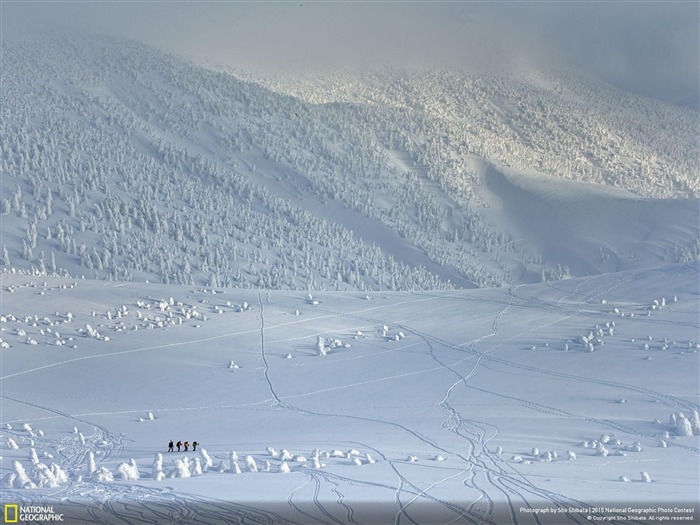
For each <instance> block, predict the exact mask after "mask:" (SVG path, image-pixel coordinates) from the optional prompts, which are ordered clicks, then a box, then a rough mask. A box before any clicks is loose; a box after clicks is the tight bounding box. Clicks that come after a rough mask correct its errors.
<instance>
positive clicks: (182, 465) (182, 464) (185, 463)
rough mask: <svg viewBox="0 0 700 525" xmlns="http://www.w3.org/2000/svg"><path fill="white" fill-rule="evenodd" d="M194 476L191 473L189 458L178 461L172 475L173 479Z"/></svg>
mask: <svg viewBox="0 0 700 525" xmlns="http://www.w3.org/2000/svg"><path fill="white" fill-rule="evenodd" d="M191 475H192V473H191V472H190V465H189V460H187V458H182V459H176V460H175V468H174V469H173V471H172V472H171V473H170V476H169V477H171V478H189V477H190V476H191Z"/></svg>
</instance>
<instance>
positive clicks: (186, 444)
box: [185, 441, 190, 452]
mask: <svg viewBox="0 0 700 525" xmlns="http://www.w3.org/2000/svg"><path fill="white" fill-rule="evenodd" d="M189 448H190V442H189V441H185V452H187V451H188V450H189Z"/></svg>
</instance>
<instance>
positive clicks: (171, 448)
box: [168, 439, 174, 452]
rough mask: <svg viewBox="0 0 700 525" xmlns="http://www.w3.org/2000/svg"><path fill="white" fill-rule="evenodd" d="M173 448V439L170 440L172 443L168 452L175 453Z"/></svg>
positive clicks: (169, 444)
mask: <svg viewBox="0 0 700 525" xmlns="http://www.w3.org/2000/svg"><path fill="white" fill-rule="evenodd" d="M173 446H174V445H173V440H172V439H171V440H170V443H168V452H172V451H173Z"/></svg>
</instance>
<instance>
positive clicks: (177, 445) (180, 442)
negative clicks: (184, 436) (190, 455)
mask: <svg viewBox="0 0 700 525" xmlns="http://www.w3.org/2000/svg"><path fill="white" fill-rule="evenodd" d="M175 446H176V447H177V451H178V452H180V447H181V446H182V441H178V442H177V443H176V444H175Z"/></svg>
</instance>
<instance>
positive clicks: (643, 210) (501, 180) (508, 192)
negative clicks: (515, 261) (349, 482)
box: [480, 165, 700, 281]
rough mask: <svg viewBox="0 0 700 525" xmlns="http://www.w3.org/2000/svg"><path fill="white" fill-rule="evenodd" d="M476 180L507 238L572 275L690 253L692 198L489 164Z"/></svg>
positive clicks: (699, 212) (694, 241)
mask: <svg viewBox="0 0 700 525" xmlns="http://www.w3.org/2000/svg"><path fill="white" fill-rule="evenodd" d="M481 188H482V190H481V191H480V195H481V196H482V198H483V199H484V200H485V201H486V203H487V206H488V208H487V209H485V210H484V214H485V215H487V216H488V217H490V218H491V220H493V221H494V222H495V223H497V224H499V226H500V227H502V228H504V229H505V230H506V231H507V232H508V233H509V234H510V236H511V238H512V239H514V240H516V241H517V242H520V243H521V244H524V245H527V246H532V247H535V248H536V249H537V251H539V252H540V253H541V254H542V257H543V258H544V260H545V262H547V263H548V264H550V265H557V264H559V265H562V266H566V267H568V268H569V269H570V272H571V273H572V274H574V275H587V274H598V273H606V272H618V271H621V270H627V269H633V268H643V267H648V266H655V265H659V264H663V263H664V262H666V261H669V260H670V261H674V260H677V258H681V259H687V260H692V259H693V258H694V257H695V256H694V253H696V252H697V249H698V246H699V245H698V240H699V239H700V220H699V217H700V203H699V202H698V200H697V199H648V198H640V197H637V196H635V195H633V194H631V193H629V192H627V191H625V190H621V189H618V188H611V187H608V186H602V185H600V184H591V183H582V182H574V181H569V180H562V179H557V178H554V177H548V176H544V175H538V174H533V173H522V172H516V171H513V170H508V169H503V168H496V167H494V166H491V165H485V166H484V168H483V176H482V186H481ZM681 246H682V247H684V248H681V249H679V248H680V247H681ZM535 278H536V279H539V276H535ZM518 280H520V281H522V280H526V278H525V277H524V276H519V277H518Z"/></svg>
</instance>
